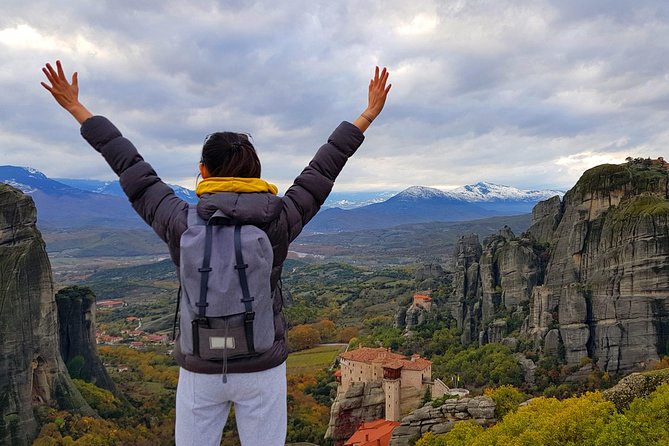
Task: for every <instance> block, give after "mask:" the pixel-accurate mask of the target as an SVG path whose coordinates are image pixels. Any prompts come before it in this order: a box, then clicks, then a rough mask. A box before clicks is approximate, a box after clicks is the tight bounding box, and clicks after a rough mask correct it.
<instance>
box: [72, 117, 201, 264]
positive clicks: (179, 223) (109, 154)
mask: <svg viewBox="0 0 669 446" xmlns="http://www.w3.org/2000/svg"><path fill="white" fill-rule="evenodd" d="M81 135H82V136H83V137H84V139H86V141H88V143H89V144H90V145H91V146H93V148H94V149H95V150H97V151H98V152H100V153H101V154H102V156H103V157H104V159H105V160H106V161H107V163H108V164H109V166H110V167H111V168H112V170H113V171H114V172H115V173H116V174H117V175H118V176H119V181H120V183H121V187H122V188H123V191H124V192H125V194H126V195H127V196H128V199H129V200H130V203H131V204H132V207H133V208H134V209H135V211H137V213H138V214H139V215H140V217H142V219H144V221H145V222H146V223H148V224H149V225H150V226H151V227H152V228H153V230H154V231H155V232H156V234H158V236H159V237H160V238H161V239H162V240H163V241H164V242H166V243H167V245H168V247H169V250H170V255H171V257H172V260H173V261H174V262H175V263H176V264H177V265H178V264H179V241H180V239H181V234H182V233H183V232H184V231H185V230H186V227H187V218H188V217H187V216H188V203H187V202H185V201H184V200H182V199H180V198H179V197H177V196H176V194H175V193H174V191H173V190H172V188H171V187H169V186H168V185H167V184H165V183H164V182H163V181H162V180H161V179H160V178H159V177H158V175H157V174H156V172H155V171H154V170H153V168H152V167H151V165H150V164H149V163H147V162H146V161H144V158H142V156H141V155H140V154H139V153H138V152H137V149H136V148H135V146H134V145H133V144H132V143H131V142H130V141H129V140H128V139H126V138H124V137H123V135H122V134H121V132H120V131H119V130H118V129H117V128H116V126H114V124H112V123H111V122H110V121H109V120H108V119H107V118H105V117H103V116H93V117H92V118H89V119H87V120H86V121H85V122H84V123H83V124H82V126H81Z"/></svg>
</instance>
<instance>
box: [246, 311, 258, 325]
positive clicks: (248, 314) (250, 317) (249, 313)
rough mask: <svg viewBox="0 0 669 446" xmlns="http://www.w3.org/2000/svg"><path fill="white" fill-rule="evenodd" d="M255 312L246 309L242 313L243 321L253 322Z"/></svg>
mask: <svg viewBox="0 0 669 446" xmlns="http://www.w3.org/2000/svg"><path fill="white" fill-rule="evenodd" d="M255 317H256V314H255V312H254V311H247V312H246V313H244V322H253V319H255Z"/></svg>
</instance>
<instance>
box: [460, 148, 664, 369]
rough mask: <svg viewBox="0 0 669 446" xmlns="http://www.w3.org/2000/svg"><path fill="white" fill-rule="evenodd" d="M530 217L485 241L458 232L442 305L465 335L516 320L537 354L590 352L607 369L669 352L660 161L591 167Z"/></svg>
mask: <svg viewBox="0 0 669 446" xmlns="http://www.w3.org/2000/svg"><path fill="white" fill-rule="evenodd" d="M532 219H533V221H532V226H531V227H530V228H529V230H528V232H527V233H526V234H523V235H522V236H521V237H515V236H514V235H513V233H511V232H510V230H509V229H508V228H504V229H502V230H501V231H500V232H499V233H498V234H497V235H495V236H492V237H489V238H487V239H486V240H484V242H483V245H480V244H479V242H478V237H477V236H475V235H470V236H466V237H463V238H462V239H461V240H460V241H459V243H458V245H457V248H456V251H455V272H454V278H453V282H454V291H453V294H452V295H451V296H450V297H449V299H448V303H447V305H448V306H449V307H450V309H451V314H452V315H453V317H455V319H456V320H457V322H458V327H459V328H462V342H463V343H465V344H469V343H472V342H474V341H476V340H478V341H479V343H485V342H494V341H499V340H500V339H501V338H503V337H504V336H507V335H508V334H510V333H513V332H518V329H519V328H520V335H521V336H522V337H525V338H529V339H530V340H531V341H534V345H535V346H536V348H537V349H540V350H542V351H543V353H544V354H548V355H552V356H556V357H558V358H559V359H560V360H561V361H563V362H564V363H566V364H567V365H569V366H577V365H579V364H580V362H581V360H582V359H583V358H586V357H587V358H590V359H594V360H595V361H596V365H597V366H598V367H599V369H601V370H604V371H608V372H610V373H614V374H623V373H627V372H630V371H633V370H635V369H640V368H642V367H643V366H644V365H645V364H647V363H648V362H649V361H653V360H656V359H657V358H658V356H659V355H665V354H668V353H669V351H668V349H669V346H668V343H669V170H668V168H667V165H666V163H662V162H661V160H658V161H650V160H641V161H639V160H630V162H628V163H626V164H622V165H602V166H598V167H595V168H593V169H590V170H588V171H586V172H585V173H584V174H583V176H582V177H581V179H580V180H579V181H578V183H577V184H576V185H575V186H574V187H573V188H572V189H571V190H570V191H569V192H567V194H565V196H564V198H563V200H562V201H560V199H559V197H554V198H551V199H549V200H547V201H544V202H541V203H539V204H537V206H535V208H534V210H533V212H532ZM503 321H505V322H506V326H505V324H504V323H503ZM517 334H518V333H517Z"/></svg>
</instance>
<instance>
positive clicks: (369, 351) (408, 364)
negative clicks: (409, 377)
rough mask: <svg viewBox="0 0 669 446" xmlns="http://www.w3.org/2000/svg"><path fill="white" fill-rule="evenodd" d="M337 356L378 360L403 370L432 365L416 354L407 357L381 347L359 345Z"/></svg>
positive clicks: (386, 365) (363, 360) (367, 360)
mask: <svg viewBox="0 0 669 446" xmlns="http://www.w3.org/2000/svg"><path fill="white" fill-rule="evenodd" d="M339 357H340V358H341V359H347V360H350V361H358V362H366V363H379V362H380V363H381V365H382V367H388V368H391V369H395V370H397V369H400V368H403V369H404V370H425V369H426V368H428V367H429V366H431V365H432V362H431V361H430V360H428V359H425V358H421V357H420V356H418V355H414V356H413V357H412V358H411V359H407V358H406V357H405V356H402V355H400V354H397V353H393V352H391V351H390V350H389V349H386V348H382V347H380V348H370V347H360V348H357V349H355V350H351V351H348V352H344V353H340V354H339Z"/></svg>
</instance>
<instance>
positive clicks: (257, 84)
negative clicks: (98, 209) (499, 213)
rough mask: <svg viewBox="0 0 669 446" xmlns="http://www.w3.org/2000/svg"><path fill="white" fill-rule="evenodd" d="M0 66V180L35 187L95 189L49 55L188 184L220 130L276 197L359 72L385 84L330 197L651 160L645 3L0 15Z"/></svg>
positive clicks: (663, 89)
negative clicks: (253, 152)
mask: <svg viewBox="0 0 669 446" xmlns="http://www.w3.org/2000/svg"><path fill="white" fill-rule="evenodd" d="M0 56H1V57H2V64H1V65H0V89H1V91H2V94H1V95H0V154H1V156H2V162H0V164H12V165H22V166H31V167H34V168H37V169H39V170H41V171H43V172H44V173H46V174H47V175H48V176H51V177H70V178H98V179H111V178H112V174H111V173H110V170H109V168H108V167H107V166H106V164H105V163H104V161H103V160H102V158H101V157H100V156H99V155H98V154H97V153H95V152H94V151H93V150H92V149H90V147H89V146H88V145H87V144H86V143H85V142H84V141H83V140H82V139H81V137H80V136H79V131H78V125H77V124H76V122H75V121H74V120H73V119H72V118H71V117H70V116H69V115H68V114H67V113H66V112H64V111H62V110H61V109H60V108H59V107H58V106H57V105H56V103H55V102H54V101H53V99H52V98H51V96H50V95H49V94H48V93H47V92H46V90H43V89H42V87H41V86H40V85H39V82H40V81H41V80H42V77H43V75H42V73H41V71H40V69H41V66H42V65H43V64H44V63H45V62H47V61H50V62H54V61H55V60H56V59H57V58H59V59H61V60H62V61H63V64H64V67H65V70H66V72H67V73H71V72H72V71H73V70H76V71H78V72H79V83H80V99H81V100H82V102H83V103H84V104H86V105H87V106H88V107H89V108H90V109H91V111H93V113H96V114H102V115H105V116H107V117H109V118H111V119H112V121H113V122H114V123H115V124H116V125H117V126H118V127H119V128H120V129H121V131H122V132H123V133H124V134H125V135H126V136H127V137H129V138H130V139H131V140H132V141H133V142H134V143H135V144H136V145H137V146H138V148H139V149H140V152H141V153H142V154H143V155H144V157H145V158H146V159H147V160H148V161H149V162H151V163H152V164H153V165H154V167H155V168H156V170H157V171H158V172H159V173H160V174H161V176H162V177H163V179H165V180H168V181H170V182H175V183H179V184H182V185H184V186H187V187H191V188H193V187H194V180H195V174H196V172H197V162H198V160H199V151H200V149H201V144H202V139H203V137H204V136H205V135H206V134H208V133H211V132H213V131H220V130H233V131H246V132H250V133H251V134H252V135H253V138H254V141H255V145H256V147H257V149H258V152H259V155H260V158H261V161H262V162H263V176H264V177H265V178H266V179H267V180H269V181H272V182H275V183H276V184H278V185H279V187H280V188H281V189H282V190H285V188H286V187H287V186H288V185H290V183H291V181H292V179H293V178H294V177H295V176H296V175H297V174H298V173H299V172H300V171H301V169H302V168H303V166H304V165H305V164H306V163H307V162H308V161H309V159H310V157H311V156H312V155H313V153H314V152H315V150H316V149H317V148H318V146H320V144H322V142H324V141H325V140H326V138H327V136H328V135H329V134H330V132H331V131H332V129H333V128H334V127H335V126H336V125H337V124H338V123H339V122H340V121H342V120H350V121H352V120H354V119H355V117H356V116H357V115H358V114H359V113H360V112H361V111H362V110H363V109H364V108H365V105H366V95H367V84H368V81H369V78H370V76H371V74H372V72H373V68H374V66H375V65H376V64H379V65H382V66H387V67H388V68H389V70H390V72H391V82H392V84H393V88H392V91H391V93H390V97H389V99H388V102H387V104H386V109H385V110H384V112H383V113H382V115H381V116H380V117H379V118H378V120H377V121H376V122H375V123H374V125H373V126H372V127H371V128H370V129H369V130H368V131H367V133H366V141H365V143H364V144H363V146H362V147H361V149H360V150H359V151H358V153H357V154H356V155H355V157H354V158H353V159H352V160H351V161H350V162H349V164H348V165H347V167H346V169H345V171H344V172H343V173H342V175H341V176H340V177H339V179H338V181H337V186H336V190H338V191H361V190H368V191H369V190H401V189H403V188H405V187H407V186H411V185H424V186H433V187H440V188H443V189H448V188H450V187H453V186H459V185H464V184H470V183H474V182H476V181H481V180H486V181H491V182H496V183H501V184H506V185H511V186H516V187H520V188H545V187H551V188H562V189H567V188H569V187H571V186H572V185H573V184H574V182H575V181H576V180H577V179H578V177H579V176H580V174H581V173H582V172H583V170H585V169H587V168H589V167H592V166H595V165H597V164H601V163H605V162H614V163H620V162H623V161H624V159H625V157H626V156H644V157H649V156H650V157H654V158H655V157H657V156H665V157H667V155H668V153H667V150H666V148H667V147H669V69H668V68H669V3H667V2H666V1H664V0H657V1H643V0H637V1H634V2H632V1H624V0H588V1H583V0H578V1H576V0H553V1H541V0H536V1H535V0H524V1H511V0H487V1H474V0H471V1H465V0H462V1H450V0H444V1H421V0H412V1H406V0H401V1H394V0H393V1H377V0H367V1H364V2H362V1H354V0H349V1H327V2H326V1H314V0H309V1H301V0H286V1H281V2H277V1H269V0H268V1H258V2H251V1H241V0H240V1H214V0H198V1H185V0H161V1H158V0H153V1H151V0H134V1H119V0H96V1H95V2H92V1H88V0H68V1H64V0H63V1H60V0H18V1H17V0H3V1H2V15H1V16H0Z"/></svg>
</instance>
